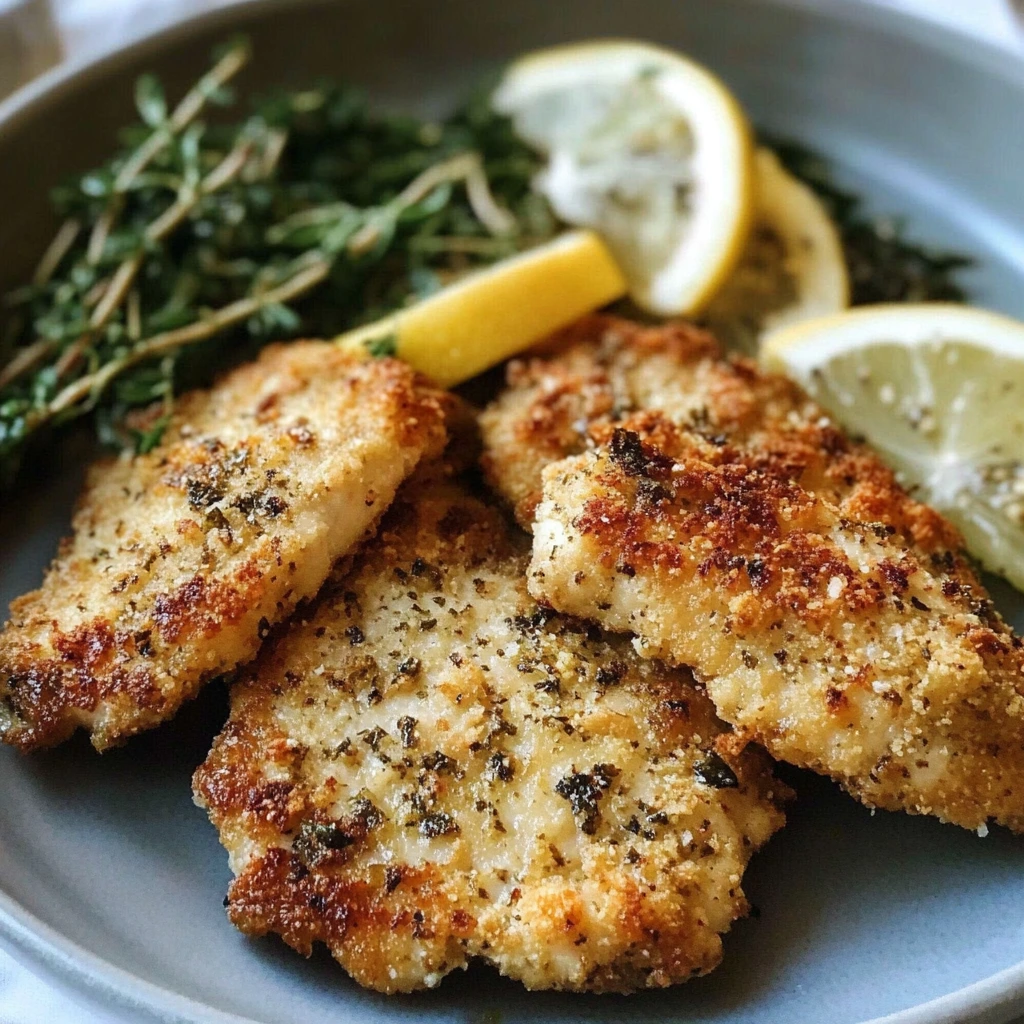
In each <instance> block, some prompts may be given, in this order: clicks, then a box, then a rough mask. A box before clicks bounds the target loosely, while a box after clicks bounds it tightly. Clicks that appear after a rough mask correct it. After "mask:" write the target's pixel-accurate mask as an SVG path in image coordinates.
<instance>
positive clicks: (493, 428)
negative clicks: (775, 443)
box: [480, 315, 817, 529]
mask: <svg viewBox="0 0 1024 1024" xmlns="http://www.w3.org/2000/svg"><path fill="white" fill-rule="evenodd" d="M540 351H541V354H539V355H535V356H533V357H531V358H526V359H518V360H513V361H512V362H511V363H509V366H508V387H507V388H506V389H505V390H504V391H503V392H502V393H501V395H499V397H498V398H497V400H496V401H495V402H493V403H492V404H491V406H490V407H489V408H487V409H486V410H485V411H484V413H483V415H482V416H481V418H480V422H481V428H482V430H483V435H484V442H485V451H484V456H483V467H484V471H485V473H486V474H487V477H488V479H489V480H490V482H491V483H492V484H493V485H494V487H495V488H496V489H497V490H498V491H499V492H500V493H501V494H503V495H504V496H505V497H506V498H507V499H508V500H509V501H510V502H511V503H512V504H513V506H514V508H515V512H516V518H517V519H518V520H519V522H520V524H521V525H522V526H524V527H526V528H527V529H531V528H532V523H533V514H534V510H535V509H536V507H537V503H538V502H539V501H540V497H541V473H542V471H543V469H544V467H545V466H546V465H548V463H550V462H553V461H555V460H556V459H561V458H564V457H565V456H566V455H575V454H579V453H580V452H583V451H585V450H586V449H587V448H588V447H589V446H590V437H589V433H590V428H591V425H592V424H596V423H608V422H615V421H617V420H619V419H621V418H622V417H623V416H626V415H628V414H629V413H630V412H632V411H634V410H642V409H661V410H664V411H666V412H667V413H668V414H669V415H671V416H672V417H673V419H676V420H678V421H679V422H682V423H691V424H693V425H695V426H696V427H697V428H698V429H701V430H704V431H706V432H708V433H710V434H712V435H713V434H716V433H722V432H728V434H729V435H730V437H733V438H738V437H753V438H756V437H757V436H758V433H759V432H760V431H763V430H765V429H768V428H770V426H771V425H772V424H776V423H779V422H781V421H783V420H785V419H786V418H787V417H788V416H789V415H790V414H791V413H792V411H793V409H794V404H795V403H797V401H798V400H797V398H796V392H795V390H794V389H793V388H792V387H790V386H789V384H788V383H786V382H785V381H784V380H782V379H781V378H779V377H770V376H765V375H762V374H760V373H759V372H758V371H757V369H756V367H755V366H754V364H753V363H750V362H748V361H746V360H739V361H736V362H729V361H726V360H724V359H723V358H722V357H721V353H720V351H719V348H718V345H717V343H716V342H715V339H714V338H713V337H712V336H711V335H710V334H708V333H707V332H706V331H702V330H700V329H699V328H697V327H693V326H692V325H690V324H685V323H674V324H666V325H664V326H660V327H644V326H643V325H641V324H636V323H632V322H631V321H629V320H623V319H621V318H619V317H611V316H602V315H594V316H588V317H584V318H583V319H582V320H579V321H577V322H576V323H575V324H573V325H571V326H570V327H567V328H566V329H565V330H563V331H560V332H559V333H558V334H556V335H555V336H554V337H553V338H552V339H551V340H550V341H549V342H548V343H547V344H546V345H545V346H544V348H543V349H542V350H540ZM801 401H806V400H802V399H801ZM808 407H809V406H808ZM814 412H815V414H817V410H816V409H815V410H814Z"/></svg>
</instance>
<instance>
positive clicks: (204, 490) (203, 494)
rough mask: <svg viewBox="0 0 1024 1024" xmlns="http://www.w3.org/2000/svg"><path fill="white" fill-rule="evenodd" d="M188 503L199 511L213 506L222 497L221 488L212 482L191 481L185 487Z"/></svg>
mask: <svg viewBox="0 0 1024 1024" xmlns="http://www.w3.org/2000/svg"><path fill="white" fill-rule="evenodd" d="M186 494H187V496H188V503H189V504H190V505H191V506H192V507H193V508H194V509H196V511H201V510H202V509H207V508H209V507H210V506H211V505H215V504H216V503H217V502H218V501H220V500H221V499H222V498H223V497H224V488H223V486H222V485H221V484H220V483H219V482H217V481H214V480H203V479H192V480H189V481H188V484H187V486H186Z"/></svg>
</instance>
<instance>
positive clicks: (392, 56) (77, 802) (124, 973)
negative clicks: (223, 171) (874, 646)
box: [0, 0, 1024, 1024]
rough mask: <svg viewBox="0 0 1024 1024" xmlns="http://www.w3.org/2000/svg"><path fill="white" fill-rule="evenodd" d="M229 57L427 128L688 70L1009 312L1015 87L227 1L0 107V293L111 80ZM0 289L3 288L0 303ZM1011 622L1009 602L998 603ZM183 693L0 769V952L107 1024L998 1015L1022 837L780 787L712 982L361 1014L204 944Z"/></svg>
mask: <svg viewBox="0 0 1024 1024" xmlns="http://www.w3.org/2000/svg"><path fill="white" fill-rule="evenodd" d="M239 28H242V29H245V30H246V31H248V32H250V33H251V34H252V36H253V37H254V40H255V43H256V49H257V53H258V55H259V59H258V61H257V63H256V67H255V68H254V69H253V71H252V73H251V79H250V84H255V85H266V84H270V83H276V82H282V83H284V82H294V81H298V80H303V79H305V80H308V79H309V78H310V77H311V76H314V75H317V74H321V73H326V74H333V75H345V76H347V77H349V78H352V79H355V80H358V81H361V82H363V83H364V84H366V85H367V86H368V87H369V88H370V89H371V90H372V91H373V92H374V94H375V95H377V96H378V97H379V98H380V99H381V100H383V101H386V102H394V103H399V104H404V105H411V106H416V107H420V108H422V107H424V105H426V106H428V107H435V108H436V107H443V106H444V104H445V103H446V102H447V101H448V100H449V99H450V98H451V97H452V96H454V95H456V94H457V93H458V92H459V90H460V89H461V88H463V87H464V86H465V85H466V84H467V83H469V82H471V81H472V80H474V79H475V78H477V77H478V76H479V74H480V73H482V72H483V71H485V70H487V69H488V68H490V67H492V66H493V65H495V64H496V63H497V62H499V61H501V60H502V59H504V58H506V57H508V56H510V55H512V54H514V53H515V52H517V51H520V50H523V49H526V48H529V47H533V46H537V45H539V44H543V43H549V42H553V41H562V40H568V39H572V38H579V37H581V36H598V35H630V36H642V37H647V38H650V39H654V40H657V41H659V42H662V43H666V44H668V45H672V46H679V47H681V48H683V49H686V50H689V51H691V52H693V53H694V54H696V55H697V56H698V57H699V58H701V59H702V60H705V61H707V62H708V63H709V64H710V65H711V66H712V67H714V68H715V69H717V70H718V71H719V72H721V73H722V74H723V75H724V76H725V78H726V79H728V81H729V82H730V83H731V84H732V85H733V86H734V87H735V88H736V90H737V91H738V92H739V94H740V96H741V97H742V99H743V100H744V101H745V103H746V104H747V106H748V108H749V109H750V111H751V113H752V115H753V117H754V119H755V120H756V121H757V122H758V123H759V124H761V125H763V126H765V127H767V128H769V129H771V130H773V131H776V132H780V133H784V134H787V135H792V136H795V137H798V138H802V139H805V140H806V141H808V142H810V143H813V144H814V145H816V146H819V147H821V148H822V149H824V150H825V151H826V152H828V153H829V154H830V155H832V156H833V157H834V158H835V160H836V161H837V163H838V165H839V166H840V167H841V168H842V171H843V174H844V176H845V177H846V178H847V179H848V181H849V182H850V183H851V184H854V185H856V186H857V187H858V188H860V189H861V190H862V191H863V192H864V193H865V194H866V195H867V196H869V197H870V198H871V200H872V202H873V203H874V204H875V205H876V206H877V207H878V208H879V209H883V210H888V211H899V212H901V213H904V214H906V215H907V216H908V217H909V218H910V220H911V221H912V222H913V227H914V230H915V232H916V233H917V234H919V235H921V236H923V237H925V238H928V239H933V240H935V241H941V242H947V243H951V244H954V245H955V246H956V247H958V248H962V249H966V250H967V251H969V252H971V253H973V254H975V255H976V256H977V257H978V259H979V261H980V263H979V270H978V271H977V273H976V274H975V275H974V276H973V279H972V281H971V285H972V287H973V288H974V290H975V293H976V295H977V297H978V300H979V301H980V302H981V303H983V304H987V305H992V306H995V307H999V308H1003V309H1005V310H1007V311H1009V312H1012V313H1016V314H1017V315H1022V314H1024V201H1022V200H1021V193H1020V169H1021V168H1022V167H1024V124H1022V111H1024V66H1022V65H1021V63H1020V62H1018V61H1016V60H1014V59H1012V58H1011V57H1009V56H1007V55H1005V54H1001V53H997V52H996V51H994V50H989V49H986V48H984V47H982V46H980V45H978V44H974V43H969V42H967V41H965V40H964V39H962V38H959V37H956V36H953V35H950V34H947V33H945V32H942V31H939V30H936V29H934V28H930V27H927V26H925V25H922V24H920V23H918V22H916V21H913V20H908V19H906V18H903V17H897V16H894V15H891V14H887V13H884V12H883V11H881V10H878V9H873V8H871V7H870V6H869V5H866V4H865V5H855V4H852V3H849V2H848V0H834V2H826V0H818V2H816V3H814V4H813V5H811V4H810V3H807V4H803V3H798V2H794V0H786V2H783V0H772V2H763V3H754V2H743V0H715V2H714V3H710V2H708V0H674V2H672V0H661V2H659V0H631V2H630V3H628V4H626V3H622V2H620V0H575V2H567V0H563V2H557V0H504V2H502V3H500V4H488V3H482V2H480V0H443V2H442V0H431V2H427V0H409V2H403V0H350V2H337V3H334V4H331V5H326V4H322V3H311V2H298V3H292V4H287V5H286V4H284V3H262V4H256V5H246V6H242V7H236V8H233V9H231V10H229V11H226V12H221V13H219V14H216V15H214V16H212V17H209V18H206V19H204V20H201V21H198V22H193V23H191V24H189V25H187V26H185V27H183V28H180V29H177V30H175V31H173V32H171V33H167V34H163V35H161V36H159V37H156V38H154V39H151V40H148V41H146V42H144V43H142V44H140V45H138V46H135V47H133V48H132V49H130V50H129V51H127V52H121V53H117V54H115V55H113V56H111V57H109V58H108V59H106V60H102V61H100V62H99V63H97V64H93V65H91V66H89V67H86V68H81V69H77V70H72V71H70V72H61V73H58V74H55V75H52V76H50V77H49V78H48V79H46V80H44V81H43V82H42V83H40V84H38V85H37V86H35V87H33V88H32V89H30V90H29V91H27V92H25V93H23V94H22V95H21V96H19V97H17V98H15V99H14V100H13V101H11V102H9V103H8V104H7V105H6V106H4V107H3V108H0V180H2V181H3V185H4V187H3V189H2V190H0V253H2V254H3V258H2V261H0V278H6V279H12V278H15V277H17V276H18V275H19V274H21V273H23V272H24V269H25V267H26V266H27V265H28V264H29V263H30V262H31V260H32V259H33V258H34V255H35V254H36V253H37V252H38V251H39V247H40V246H41V245H42V244H43V242H44V240H45V236H46V234H47V231H48V223H47V219H46V216H45V190H46V187H47V186H48V185H49V184H51V183H52V182H54V181H55V180H56V179H58V178H59V177H60V176H62V175H63V174H65V173H67V172H70V171H72V170H75V169H79V168H82V167H84V166H88V165H89V163H90V162H91V161H92V160H94V159H97V158H99V157H102V156H103V155H104V154H105V153H106V152H107V151H108V149H109V145H110V138H111V132H112V130H113V128H114V127H115V126H117V125H118V124H120V123H121V122H122V121H123V120H124V119H125V118H126V117H127V116H129V110H128V105H129V96H130V87H129V83H130V81H131V79H132V78H133V77H134V76H135V75H136V74H137V73H138V72H139V71H141V70H143V69H146V68H156V69H157V70H159V71H161V72H162V73H164V74H165V75H166V76H167V78H168V80H169V81H171V82H172V83H176V84H179V85H181V84H184V83H185V82H186V81H187V80H189V79H190V78H191V77H193V76H194V74H195V73H196V72H197V70H198V69H199V68H200V67H201V65H202V63H203V62H204V60H205V58H206V54H207V52H208V50H209V49H210V46H211V45H212V43H213V42H214V41H215V40H218V39H219V38H221V37H223V36H224V35H225V34H226V33H227V32H228V31H230V30H235V29H239ZM2 283H3V282H2V281H0V284H2ZM85 456H86V453H85V452H84V451H83V450H82V449H81V448H76V447H74V446H73V445H72V446H70V447H68V448H66V449H65V450H64V451H63V453H62V454H61V457H60V458H59V459H57V460H55V462H54V464H53V465H50V466H47V467H41V469H40V472H39V474H38V479H36V480H34V481H31V482H30V483H29V484H28V485H26V487H25V489H24V491H23V493H21V494H19V495H15V496H5V497H6V498H7V499H8V500H5V501H4V502H2V503H0V506H2V510H0V552H2V556H0V600H2V601H3V602H5V603H6V601H7V600H9V599H10V598H11V597H13V596H14V595H15V594H17V593H20V592H21V591H23V590H26V589H28V588H30V587H32V586H34V585H36V583H37V582H38V580H39V576H40V572H41V570H42V568H43V566H44V565H45V563H46V561H47V559H48V558H49V556H50V554H51V553H52V551H53V549H54V546H55V544H56V541H57V538H58V536H59V535H60V533H61V532H62V531H63V530H64V529H65V527H66V523H67V518H68V511H69V507H70V503H71V501H72V500H73V496H74V493H75V491H76V488H77V485H78V480H79V477H80V467H81V464H82V461H83V459H84V458H85ZM997 598H998V599H999V600H1000V601H1001V604H1002V607H1003V609H1004V611H1005V612H1006V613H1007V614H1008V615H1010V616H1011V617H1012V618H1013V619H1015V620H1016V622H1017V625H1018V626H1020V625H1022V624H1024V615H1022V611H1024V602H1022V601H1021V600H1020V598H1019V597H1012V596H1011V595H1010V593H1009V591H1008V590H1007V589H1006V588H1002V589H1000V588H998V587H997ZM224 710H225V700H224V695H223V693H221V692H213V693H209V694H207V695H205V696H204V697H203V698H202V699H201V700H200V701H198V702H197V703H196V704H195V705H193V706H192V707H190V708H189V709H188V710H187V711H186V713H184V714H182V715H181V716H180V718H179V720H178V721H176V722H175V723H174V724H173V725H171V726H170V727H168V728H166V729H164V730H162V731H160V732H158V733H156V734H153V735H151V736H147V737H145V738H142V739H139V740H137V741H135V742H133V743H132V744H131V745H130V746H129V747H128V748H127V749H125V750H121V751H117V752H114V753H112V754H108V755H106V756H105V757H103V758H102V759H101V758H99V757H97V756H95V755H94V754H93V753H92V751H91V750H90V749H89V748H88V747H87V746H86V744H85V743H84V742H73V743H71V744H69V745H67V746H66V747H64V748H62V749H59V750H57V751H54V752H52V753H50V754H46V755H42V756H38V757H33V758H28V759H23V758H19V757H17V756H15V755H14V754H12V753H11V752H9V751H5V752H3V753H2V754H0V766H2V768H0V770H2V773H3V774H2V782H0V786H2V797H0V935H2V939H3V941H4V943H5V944H6V945H7V946H8V947H9V948H11V949H12V950H13V951H14V952H15V954H16V955H18V956H20V957H22V958H23V959H24V960H25V961H26V962H28V963H29V964H30V965H31V966H32V967H33V968H34V969H36V970H37V971H39V972H40V973H41V974H44V975H45V976H46V977H47V978H48V979H49V980H50V981H52V982H54V983H55V984H59V985H64V986H66V987H67V988H69V989H71V990H73V991H74V993H75V994H76V996H77V997H78V998H85V999H88V1000H91V1001H92V1002H93V1003H95V1004H98V1005H101V1006H103V1007H105V1008H106V1009H107V1010H108V1011H109V1012H113V1013H119V1014H120V1015H121V1016H123V1018H124V1019H125V1020H131V1021H143V1020H153V1019H156V1020H175V1021H177V1020H182V1021H204V1022H205V1021H227V1020H231V1021H236V1022H237V1021H239V1020H246V1021H260V1022H272V1021H273V1022H293V1021H307V1020H317V1021H331V1020H345V1021H359V1022H369V1021H384V1020H389V1021H394V1020H428V1021H436V1022H442V1021H444V1022H452V1021H459V1022H462V1021H467V1022H478V1021H481V1022H482V1021H484V1020H488V1021H492V1022H497V1021H499V1020H500V1021H502V1022H503V1024H511V1022H512V1021H517V1020H537V1021H550V1022H555V1021H558V1022H569V1021H588V1022H590V1021H592V1022H598V1021H618V1020H623V1019H630V1020H636V1021H652V1022H653V1021H682V1020H686V1021H704V1022H710V1021H715V1022H726V1021H728V1022H732V1024H739V1022H754V1021H756V1022H759V1024H773V1022H779V1024H782V1022H786V1024H799V1022H806V1024H818V1022H822V1021H828V1022H829V1024H850V1022H855V1021H864V1020H868V1019H872V1018H877V1017H884V1016H886V1015H892V1016H891V1017H888V1018H887V1019H889V1020H891V1021H893V1022H895V1021H899V1022H900V1024H911V1022H915V1024H918V1022H921V1024H923V1022H928V1024H937V1022H940V1021H946V1022H952V1021H967V1020H970V1021H986V1022H999V1021H1005V1020H1006V1019H1008V1018H1009V1017H1010V1016H1011V1015H1012V1014H1013V1013H1014V1012H1020V1011H1021V1010H1022V1009H1024V962H1022V961H1024V844H1022V843H1021V842H1020V841H1015V840H1014V839H1013V838H1012V837H1011V836H1009V835H1008V834H1005V833H1003V832H1001V831H998V830H996V831H993V833H992V834H991V835H990V836H988V838H986V839H979V838H978V837H977V836H975V835H973V834H971V833H968V832H963V831H960V830H958V829H955V828H952V827H947V826H943V825H940V824H939V823H938V822H936V821H931V820H922V819H914V818H910V817H906V816H900V815H890V814H877V815H875V816H872V815H870V814H869V813H868V812H867V811H865V810H863V809H862V808H860V807H859V806H857V805H855V804H854V803H853V802H852V801H850V800H848V799H846V798H845V797H842V796H840V795H839V794H838V793H837V792H836V791H835V790H834V789H833V787H831V786H830V785H829V784H827V783H826V782H824V781H822V780H820V779H816V778H813V777H809V776H808V777H803V776H801V777H799V778H798V787H799V790H800V794H801V798H802V799H801V801H800V803H799V804H798V805H797V807H796V808H795V810H794V812H793V814H792V823H791V825H790V826H789V827H788V828H787V829H786V830H785V831H784V832H783V833H781V834H780V835H779V836H778V837H777V838H776V839H775V840H773V841H772V843H771V845H770V847H769V849H768V850H767V851H766V852H765V853H763V854H762V855H760V856H759V857H757V858H756V859H755V861H754V864H753V867H752V870H751V872H750V875H749V885H748V890H749V892H750V895H751V898H752V899H753V901H754V903H755V904H756V905H757V906H758V908H759V910H760V915H759V916H758V917H757V918H755V919H751V920H748V921H744V922H741V923H740V924H739V925H738V926H737V927H736V928H735V930H734V932H733V933H732V934H731V935H730V937H729V939H728V941H727V955H726V959H725V963H724V964H723V966H722V967H721V968H720V969H719V970H718V971H716V972H715V973H714V974H713V975H711V976H710V977H708V978H705V979H702V980H700V981H696V982H693V983H691V984H689V985H687V986H685V987H683V988H677V989H674V990H671V991H669V992H665V993H660V994H650V995H642V996H637V997H634V998H632V999H630V1000H628V1001H626V1000H623V999H619V998H612V997H604V998H587V997H571V996H560V995H543V994H538V995H529V994H527V993H526V992H524V991H523V990H522V989H520V988H519V987H518V986H517V985H514V984H512V983H510V982H507V981H504V980H502V979H500V978H498V977H497V976H496V975H495V974H493V973H491V972H489V971H486V970H483V969H479V970H473V971H471V972H469V973H468V974H467V975H460V976H458V977H452V978H449V979H448V980H446V981H445V982H444V984H443V985H442V987H441V989H440V990H439V991H437V992H434V993H430V994H426V995H421V996H416V997H411V998H400V999H392V1000H390V1001H389V1000H385V999H383V998H381V997H378V996H375V995H372V994H369V993H366V992H363V991H360V990H359V989H357V988H356V986H355V985H353V984H352V983H351V982H349V981H348V980H347V979H346V977H345V976H344V974H343V973H342V972H341V971H340V970H339V969H336V968H335V967H334V966H333V964H332V963H331V962H330V961H329V960H328V959H327V958H326V957H322V956H317V957H314V959H313V960H311V961H309V962H307V961H304V960H302V959H300V958H299V957H297V956H295V955H294V954H293V953H291V952H290V951H288V950H286V949H285V948H284V947H283V945H281V944H280V943H279V942H277V941H276V940H266V941H260V942H252V941H248V940H246V939H244V938H243V937H242V936H241V935H239V934H237V933H236V932H235V931H234V930H233V929H232V928H231V927H230V926H229V925H228V923H227V920H226V919H225V917H224V913H223V910H222V908H221V899H222V897H223V895H224V892H225V888H226V886H227V882H228V878H229V873H228V869H227V864H226V860H225V856H224V854H223V853H222V851H221V849H220V847H219V846H218V843H217V838H216V836H215V834H214V832H213V830H212V829H211V828H210V827H209V825H208V824H207V822H206V820H205V816H204V815H203V813H202V812H200V811H198V810H196V809H195V808H194V807H193V806H192V803H191V799H190V793H189V777H190V774H191V772H192V770H193V768H194V767H195V766H196V764H198V762H199V761H200V760H201V759H202V758H203V756H204V754H205V752H206V750H207V748H208V745H209V742H210V738H211V736H212V735H213V733H214V732H215V731H216V728H217V726H218V725H219V723H220V721H221V720H222V718H223V715H224Z"/></svg>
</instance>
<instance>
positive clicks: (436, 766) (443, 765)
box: [420, 750, 458, 775]
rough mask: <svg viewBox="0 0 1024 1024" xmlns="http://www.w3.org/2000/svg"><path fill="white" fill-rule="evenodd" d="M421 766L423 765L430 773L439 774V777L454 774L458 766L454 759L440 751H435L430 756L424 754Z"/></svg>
mask: <svg viewBox="0 0 1024 1024" xmlns="http://www.w3.org/2000/svg"><path fill="white" fill-rule="evenodd" d="M420 764H422V765H423V767H424V768H426V769H427V770H428V771H431V772H437V773H438V774H439V775H444V774H448V773H450V772H453V771H455V769H456V767H457V766H458V765H457V762H456V761H455V760H454V759H452V758H450V757H449V756H448V755H447V754H442V753H441V751H440V750H435V751H433V753H430V754H424V755H423V757H422V759H421V760H420Z"/></svg>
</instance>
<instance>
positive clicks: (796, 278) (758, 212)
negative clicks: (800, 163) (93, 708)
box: [701, 149, 850, 353]
mask: <svg viewBox="0 0 1024 1024" xmlns="http://www.w3.org/2000/svg"><path fill="white" fill-rule="evenodd" d="M756 167H757V177H756V197H757V198H756V206H755V214H754V226H753V228H752V230H751V232H750V238H749V240H748V242H747V247H746V249H745V250H744V252H743V256H742V257H741V259H740V261H739V263H738V264H737V266H736V269H735V270H734V271H733V272H732V274H731V275H730V277H729V279H728V280H727V281H726V282H725V284H724V285H723V286H722V288H721V290H720V291H718V292H717V293H716V295H715V297H714V298H713V299H712V300H711V302H710V303H709V305H708V306H707V308H706V309H705V311H704V314H703V316H702V317H701V320H702V321H703V322H704V323H705V324H706V325H707V326H708V327H709V328H710V329H711V330H712V331H713V332H714V333H715V334H717V335H718V337H719V338H720V339H721V340H722V341H723V342H724V343H725V344H726V345H727V346H728V347H729V348H732V349H737V350H739V351H742V352H748V353H755V352H756V351H757V346H758V342H759V340H760V338H761V336H762V335H763V334H764V333H765V332H767V331H771V330H775V329H777V328H780V327H788V326H789V325H791V324H797V323H800V322H801V321H803V320H809V319H812V318H814V317H819V316H828V315H829V314H831V313H838V312H839V311H840V310H843V309H845V308H846V307H847V306H848V305H849V304H850V280H849V275H848V274H847V269H846V259H845V256H844V255H843V246H842V242H841V240H840V238H839V232H838V231H837V230H836V227H835V225H834V224H833V223H832V219H831V218H830V217H829V215H828V212H827V211H826V210H825V208H824V206H822V204H821V201H820V200H819V199H818V197H817V196H816V195H815V194H814V192H813V191H812V190H811V189H810V188H808V187H807V185H805V184H803V182H801V181H798V180H797V179H796V178H794V177H793V175H792V174H790V173H789V172H788V171H787V170H786V169H785V168H784V167H783V166H782V164H781V163H780V162H779V158H778V157H777V156H776V155H775V154H774V153H773V152H772V151H771V150H770V149H759V150H758V151H757V157H756Z"/></svg>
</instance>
